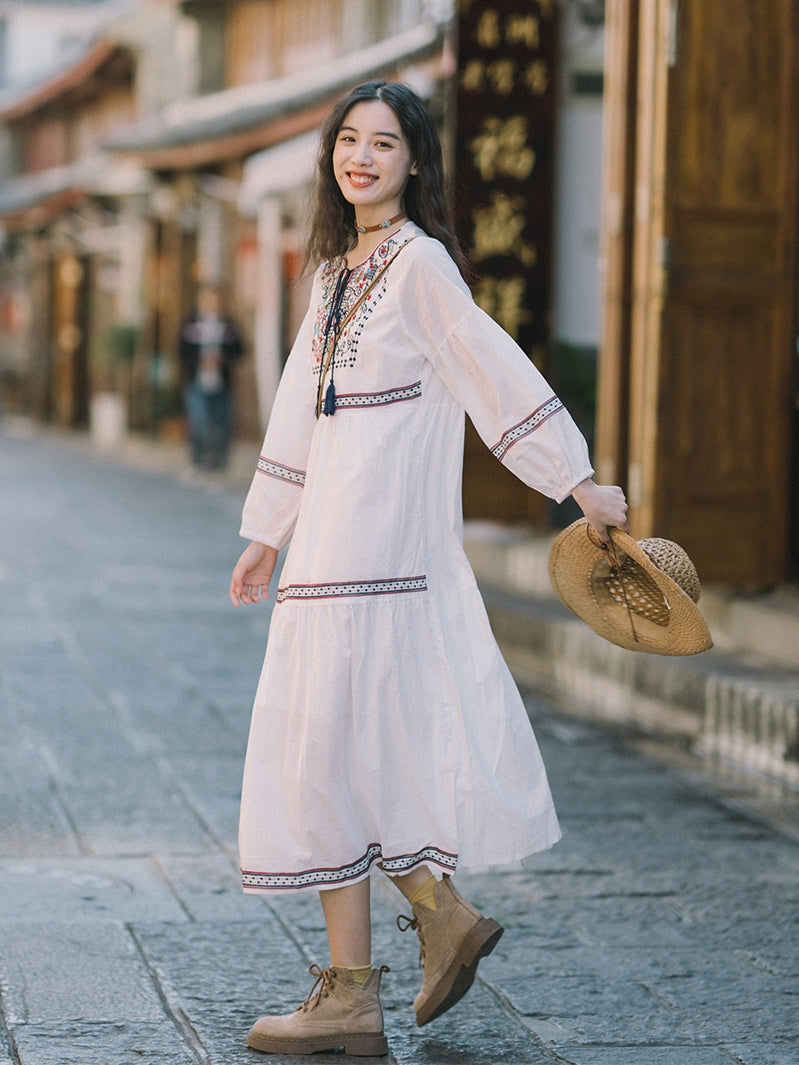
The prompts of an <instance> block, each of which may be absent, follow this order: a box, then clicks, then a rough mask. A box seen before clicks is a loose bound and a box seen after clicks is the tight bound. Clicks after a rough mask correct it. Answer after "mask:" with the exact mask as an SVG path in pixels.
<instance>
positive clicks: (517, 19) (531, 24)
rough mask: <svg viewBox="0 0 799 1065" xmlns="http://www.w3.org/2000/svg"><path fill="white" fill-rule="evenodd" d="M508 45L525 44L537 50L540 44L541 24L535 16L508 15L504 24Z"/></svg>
mask: <svg viewBox="0 0 799 1065" xmlns="http://www.w3.org/2000/svg"><path fill="white" fill-rule="evenodd" d="M505 40H506V41H507V43H508V44H526V45H527V47H528V48H538V47H539V46H540V44H541V22H540V19H539V18H538V17H537V16H536V15H508V18H507V21H506V23H505Z"/></svg>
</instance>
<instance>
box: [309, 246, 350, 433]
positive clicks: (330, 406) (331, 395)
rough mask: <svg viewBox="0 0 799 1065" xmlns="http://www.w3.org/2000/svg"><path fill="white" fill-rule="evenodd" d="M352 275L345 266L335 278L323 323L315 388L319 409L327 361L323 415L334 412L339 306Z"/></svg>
mask: <svg viewBox="0 0 799 1065" xmlns="http://www.w3.org/2000/svg"><path fill="white" fill-rule="evenodd" d="M351 277H352V270H348V269H347V268H346V267H344V269H343V270H342V271H341V273H340V274H339V275H338V278H337V279H336V287H335V289H334V290H333V299H332V302H331V304H330V313H329V314H328V316H327V324H326V325H325V340H324V344H323V347H322V361H321V362H320V364H319V386H318V388H317V393H316V394H317V406H316V409H317V410H319V397H320V395H321V392H322V388H323V387H324V383H325V370H326V368H327V365H328V363H329V364H330V384H329V385H328V386H327V391H326V392H325V398H324V402H323V403H322V404H321V409H322V414H324V415H325V417H326V418H327V417H330V415H331V414H335V413H336V383H335V380H334V377H333V375H334V373H335V368H336V344H337V343H338V338H339V334H340V332H341V308H342V307H343V305H344V293H345V292H346V291H347V285H348V284H349V280H350V278H351ZM331 333H332V334H333V347H332V349H331V352H330V358H329V359H328V358H327V346H328V344H329V342H330V335H331Z"/></svg>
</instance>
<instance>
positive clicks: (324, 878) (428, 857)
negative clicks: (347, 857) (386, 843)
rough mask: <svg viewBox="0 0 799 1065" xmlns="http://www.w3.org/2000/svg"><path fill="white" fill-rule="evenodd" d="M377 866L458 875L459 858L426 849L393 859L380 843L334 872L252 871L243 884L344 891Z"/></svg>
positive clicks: (257, 887) (257, 888) (249, 887)
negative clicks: (433, 867) (429, 868)
mask: <svg viewBox="0 0 799 1065" xmlns="http://www.w3.org/2000/svg"><path fill="white" fill-rule="evenodd" d="M375 862H380V864H381V866H382V868H383V870H384V872H386V873H388V874H389V875H391V874H392V873H393V874H395V875H396V874H402V873H405V872H407V871H408V870H409V869H412V868H413V867H414V866H417V865H421V864H422V863H424V864H428V865H429V864H431V863H432V864H434V865H438V866H439V867H440V868H441V869H444V870H445V871H446V872H454V870H455V868H456V866H457V864H458V855H457V854H451V853H450V852H449V851H444V850H441V849H440V848H438V847H432V846H430V847H423V848H422V849H421V850H420V851H417V852H416V853H415V854H399V855H396V856H395V857H393V858H384V857H383V848H382V847H381V845H380V844H379V843H370V844H369V846H368V848H367V850H366V853H365V854H364V855H363V856H362V857H361V858H358V859H357V861H354V862H351V863H350V864H349V865H341V866H338V867H336V868H332V869H324V868H323V869H306V870H304V871H303V872H299V873H258V872H254V871H252V870H248V869H242V871H241V883H242V887H243V888H244V890H245V891H289V890H291V889H292V888H295V889H296V888H308V887H342V886H343V885H345V884H348V883H352V882H354V881H356V880H361V879H363V877H364V876H365V875H366V874H367V873H368V872H369V870H370V869H371V867H372V866H373V865H374V863H375Z"/></svg>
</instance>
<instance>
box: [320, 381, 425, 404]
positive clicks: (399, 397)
mask: <svg viewBox="0 0 799 1065" xmlns="http://www.w3.org/2000/svg"><path fill="white" fill-rule="evenodd" d="M421 395H422V382H421V381H415V382H414V383H413V384H412V385H407V386H406V387H405V388H390V389H386V390H385V391H384V392H345V393H343V394H341V393H340V394H339V395H338V396H336V410H342V409H344V408H347V407H349V408H350V409H351V410H352V409H357V408H363V407H384V406H387V405H388V404H389V403H402V402H403V401H404V400H406V399H419V398H420V397H421Z"/></svg>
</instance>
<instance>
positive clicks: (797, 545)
mask: <svg viewBox="0 0 799 1065" xmlns="http://www.w3.org/2000/svg"><path fill="white" fill-rule="evenodd" d="M798 19H799V14H798V13H797V5H796V2H795V0H691V3H688V2H687V0H682V2H680V0H460V2H459V3H456V2H455V0H400V2H397V0H393V2H392V0H95V2H92V0H85V2H83V3H78V2H73V3H58V2H57V0H50V2H46V0H45V2H37V0H0V177H2V187H0V227H1V228H0V239H2V244H1V245H0V248H1V251H0V326H1V328H0V403H2V404H3V405H5V406H6V407H7V408H9V407H10V408H13V407H16V408H17V409H19V410H23V411H26V412H28V413H31V414H33V415H35V416H36V417H38V418H40V419H42V420H45V421H51V422H55V423H57V424H60V425H64V426H84V425H86V424H87V423H88V421H89V419H90V414H91V408H92V401H93V398H94V397H95V396H97V395H98V394H99V395H103V396H108V395H109V394H110V395H114V396H116V397H118V399H119V402H120V403H121V405H122V407H123V408H124V418H125V420H126V421H127V423H128V424H129V425H131V426H132V427H135V428H139V429H147V430H150V431H155V432H158V433H160V434H170V433H176V434H180V433H181V432H182V428H183V414H182V406H181V401H180V394H179V387H178V364H177V337H178V330H179V324H180V322H181V320H182V318H183V317H184V316H185V315H186V314H187V313H188V312H189V310H190V308H191V305H192V302H193V299H194V294H195V291H196V289H197V286H198V284H199V283H200V282H203V281H207V282H213V283H216V284H218V285H220V286H221V288H222V289H223V292H224V296H225V301H226V303H227V304H228V306H229V309H230V310H231V311H232V313H233V314H234V315H235V317H236V319H237V320H238V323H239V325H240V327H241V328H242V331H243V333H244V335H245V338H246V342H247V348H248V353H249V355H250V357H249V358H248V359H246V360H245V362H244V364H243V366H242V368H241V372H240V373H239V374H238V376H237V381H236V387H237V404H236V406H237V412H238V419H237V424H238V432H239V434H240V435H242V436H244V437H246V438H252V439H257V438H258V437H259V436H260V434H261V432H262V430H263V426H264V424H265V421H266V418H267V416H268V412H269V409H270V405H271V401H272V397H273V395H274V389H275V387H276V383H277V380H278V378H279V375H280V372H281V369H282V365H283V362H284V360H285V357H286V354H287V351H288V348H289V346H290V343H291V340H292V338H293V335H294V333H295V331H296V328H297V326H298V324H299V320H300V318H301V316H302V313H303V312H304V309H305V303H306V300H307V290H308V279H307V278H305V277H303V276H302V274H301V264H302V248H303V242H304V224H305V219H306V217H307V191H308V184H309V180H310V176H311V173H312V168H313V158H314V148H315V133H316V130H317V129H318V126H319V124H320V122H321V121H322V119H323V118H324V116H325V115H326V114H327V111H328V109H329V106H330V104H331V102H332V101H333V100H334V99H335V98H336V97H337V96H338V95H339V94H340V93H341V92H342V91H344V90H346V89H347V88H349V87H350V86H352V85H353V84H355V83H357V82H358V81H360V80H363V79H365V78H367V77H373V76H381V77H389V78H401V79H402V80H405V81H408V82H410V83H411V84H412V85H414V87H416V88H417V89H418V90H419V91H420V92H421V93H422V95H423V96H425V98H426V99H428V101H429V103H430V106H431V108H432V110H433V112H434V114H435V116H436V118H437V121H438V122H439V125H440V128H441V131H442V134H443V137H444V143H445V148H446V154H447V157H448V161H449V163H450V169H451V171H452V172H453V177H454V195H455V202H456V207H457V214H458V224H459V228H460V232H461V236H462V238H463V239H464V241H465V243H466V244H467V245H468V247H469V248H470V251H471V257H472V261H473V263H474V265H475V270H476V276H475V279H474V292H475V297H476V299H478V301H479V302H480V303H481V305H483V306H484V307H485V308H486V310H488V311H489V313H491V314H492V315H494V317H496V318H497V320H498V321H500V322H501V324H502V325H503V326H504V327H505V328H506V329H508V331H509V332H511V333H512V334H513V335H514V336H516V337H517V339H518V340H519V342H520V343H521V344H522V346H523V347H524V349H525V350H526V351H527V353H528V354H529V355H530V357H531V358H533V359H534V360H535V361H536V363H537V364H539V365H540V366H541V367H542V369H544V370H545V372H546V373H547V374H548V376H549V377H550V378H551V380H552V382H553V384H554V386H555V387H556V389H557V390H558V392H559V393H560V394H561V395H562V397H563V398H564V400H565V401H566V402H567V404H568V405H569V407H570V408H571V409H572V410H573V412H574V413H575V416H576V417H577V420H578V422H579V423H580V425H581V427H582V428H583V430H584V431H585V432H586V435H587V436H588V437H589V439H591V440H592V441H593V440H595V453H596V457H597V465H598V472H599V475H600V478H601V479H603V480H609V481H617V482H620V483H623V484H625V486H627V487H628V489H629V496H630V500H631V503H632V508H633V509H632V516H633V529H634V532H635V533H636V535H638V536H645V535H650V534H657V535H664V536H669V537H672V538H674V539H676V540H679V541H680V542H682V543H684V545H685V546H686V548H687V549H688V551H689V553H690V554H691V555H692V557H693V558H694V559H695V560H696V561H697V563H698V565H699V569H700V572H701V573H702V575H703V577H705V579H708V580H711V581H723V582H727V583H733V584H739V585H748V586H751V587H762V586H763V585H764V584H768V583H773V582H775V581H782V580H785V579H786V578H787V577H789V576H790V575H791V574H792V573H794V572H795V567H796V565H797V560H799V532H797V529H799V520H798V518H799V484H798V483H797V482H798V481H799V476H798V475H797V472H796V471H797V469H799V445H798V444H797V436H799V431H798V430H797V401H796V361H797V360H796V307H797V239H796V238H797V218H796V203H797V199H799V197H798V196H797V192H798V191H799V179H797V159H799V151H797V148H799V144H798V143H797V142H798V141H799V133H798V132H797V125H798V124H799V101H797V68H798V66H799V65H798V64H797V54H796V52H797V47H796V45H797V37H798V35H799V30H798V29H797V20H798ZM597 397H598V400H597ZM466 471H467V472H466V479H465V506H466V510H467V514H469V515H472V516H475V515H477V516H486V517H494V518H498V519H501V520H513V521H517V520H524V521H528V522H530V521H532V522H534V523H536V524H542V523H548V522H549V523H551V522H553V521H554V522H556V523H562V522H563V521H565V520H568V518H569V517H570V513H569V511H568V510H565V511H561V512H555V511H553V510H552V509H551V508H550V509H549V510H545V509H544V507H543V504H542V501H541V500H540V498H538V497H536V496H535V494H534V493H530V492H528V491H527V490H526V489H524V488H522V487H520V486H519V485H518V483H517V482H515V481H513V479H511V478H510V477H509V476H507V477H506V476H504V474H505V472H506V471H504V470H503V469H501V468H498V467H497V466H496V464H495V463H493V460H491V461H489V459H488V458H487V455H486V451H485V449H484V448H482V446H478V445H477V444H476V442H475V440H474V438H473V437H470V438H469V444H468V446H467V465H466Z"/></svg>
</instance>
